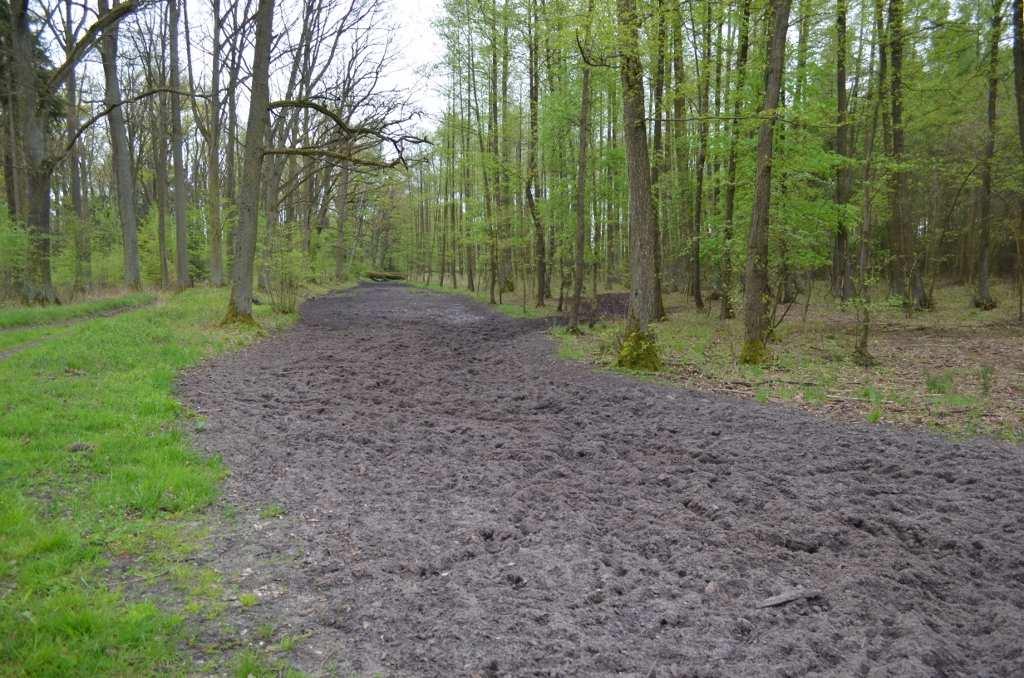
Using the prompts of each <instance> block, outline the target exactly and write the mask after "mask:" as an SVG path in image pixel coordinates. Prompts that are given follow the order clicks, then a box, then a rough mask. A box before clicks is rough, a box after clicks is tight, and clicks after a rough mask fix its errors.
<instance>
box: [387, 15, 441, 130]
mask: <svg viewBox="0 0 1024 678" xmlns="http://www.w3.org/2000/svg"><path fill="white" fill-rule="evenodd" d="M390 4H391V8H390V9H391V11H390V13H391V19H392V21H393V22H394V23H395V25H396V26H397V28H398V36H397V41H396V43H397V44H396V47H397V49H396V54H397V55H398V57H399V58H398V62H397V63H396V67H395V70H394V72H393V73H392V74H391V75H390V80H391V82H390V83H389V84H391V85H392V86H393V87H396V88H401V89H403V90H407V91H409V92H410V93H411V94H412V101H413V102H414V103H416V104H417V105H418V106H419V107H420V108H422V109H423V110H424V111H426V113H427V114H428V118H427V119H424V120H423V121H422V122H421V126H422V127H423V128H433V127H435V126H436V124H437V123H438V122H439V121H440V117H441V114H442V112H443V111H444V95H443V94H442V82H441V80H439V79H438V78H437V74H436V73H434V74H432V73H431V70H432V69H433V68H434V67H435V66H436V65H437V64H438V63H439V62H440V61H442V60H443V59H444V45H443V44H442V43H441V40H440V39H439V38H438V36H437V33H436V32H435V31H434V28H433V26H432V25H431V23H432V22H433V21H434V20H435V19H437V18H438V17H439V16H440V14H441V11H442V0H391V3H390Z"/></svg>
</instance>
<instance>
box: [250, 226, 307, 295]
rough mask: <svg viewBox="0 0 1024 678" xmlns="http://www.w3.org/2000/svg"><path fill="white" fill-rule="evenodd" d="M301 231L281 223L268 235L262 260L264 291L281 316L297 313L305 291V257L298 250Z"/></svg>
mask: <svg viewBox="0 0 1024 678" xmlns="http://www.w3.org/2000/svg"><path fill="white" fill-rule="evenodd" d="M297 234H298V228H297V227H296V225H295V224H293V223H284V224H278V225H277V226H276V227H275V228H274V230H273V231H272V232H271V233H269V234H267V237H266V239H265V241H264V245H263V251H262V255H261V258H260V261H261V264H262V270H263V274H262V275H261V278H262V279H263V285H264V289H265V290H266V292H267V294H269V295H270V304H271V306H272V308H273V309H274V310H275V311H277V312H278V313H294V312H295V310H296V308H297V307H298V302H299V296H300V295H301V294H302V289H303V271H304V269H305V264H307V261H306V258H305V255H304V254H303V253H302V252H301V251H300V250H299V249H297V248H296V247H295V242H296V240H297Z"/></svg>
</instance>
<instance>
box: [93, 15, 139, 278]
mask: <svg viewBox="0 0 1024 678" xmlns="http://www.w3.org/2000/svg"><path fill="white" fill-rule="evenodd" d="M99 8H100V13H101V14H102V13H106V12H107V11H108V10H109V7H108V5H107V0H100V3H99ZM100 54H101V58H102V60H103V77H104V85H105V87H104V103H106V105H107V106H108V107H109V106H113V105H114V104H115V103H118V102H120V101H121V85H120V83H119V82H118V79H117V25H116V24H115V25H112V26H110V27H109V28H107V29H106V30H104V31H103V37H102V41H101V43H100ZM107 127H108V129H109V130H110V155H111V162H112V163H113V165H114V186H115V188H116V189H117V208H118V213H119V214H120V216H121V238H122V241H123V243H124V284H125V285H126V286H127V287H129V288H130V289H135V290H137V289H141V287H142V277H141V273H140V270H139V221H138V217H137V216H136V214H135V174H134V172H133V171H132V160H131V149H130V148H129V146H128V132H127V128H126V127H125V123H124V112H123V111H122V110H121V107H120V106H116V107H114V108H113V109H112V110H111V111H110V113H109V114H108V115H107Z"/></svg>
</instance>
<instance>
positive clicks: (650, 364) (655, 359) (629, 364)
mask: <svg viewBox="0 0 1024 678" xmlns="http://www.w3.org/2000/svg"><path fill="white" fill-rule="evenodd" d="M615 364H616V365H617V366H619V367H625V368H626V369H630V370H643V371H645V372H657V371H658V370H660V369H661V353H660V352H659V351H658V343H657V339H656V337H655V336H654V332H651V331H646V332H645V331H643V330H635V331H633V332H630V333H629V334H627V335H625V336H624V337H623V338H622V343H621V344H620V345H619V357H618V359H616V361H615Z"/></svg>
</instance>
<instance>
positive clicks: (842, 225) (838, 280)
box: [832, 0, 853, 301]
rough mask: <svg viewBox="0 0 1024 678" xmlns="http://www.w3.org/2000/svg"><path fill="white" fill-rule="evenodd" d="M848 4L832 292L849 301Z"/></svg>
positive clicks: (840, 81) (840, 52) (839, 97)
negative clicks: (847, 222)
mask: <svg viewBox="0 0 1024 678" xmlns="http://www.w3.org/2000/svg"><path fill="white" fill-rule="evenodd" d="M846 3H847V0H837V2H836V155H838V156H839V157H840V160H839V163H840V164H839V167H838V168H837V169H836V191H835V202H836V239H835V245H834V248H833V250H832V294H833V295H834V296H837V297H839V298H840V299H842V300H843V301H846V300H847V299H849V298H850V297H851V296H852V295H853V282H852V279H851V276H850V254H849V242H850V236H849V230H848V229H847V226H846V205H847V203H849V202H850V195H851V194H852V193H853V175H852V174H851V167H850V165H849V161H848V160H847V158H848V157H849V155H850V143H849V135H850V122H849V116H848V106H849V103H848V100H847V95H846V51H847V48H846Z"/></svg>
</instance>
